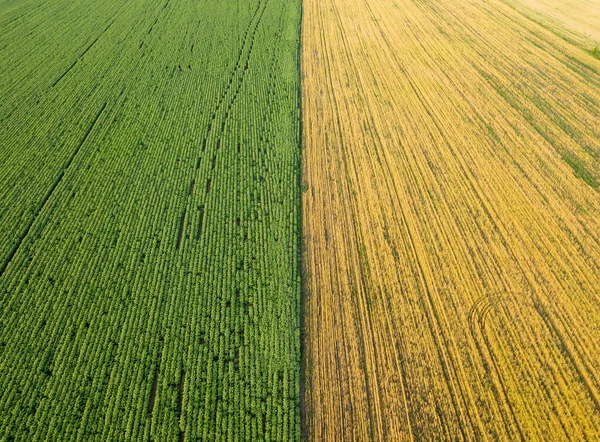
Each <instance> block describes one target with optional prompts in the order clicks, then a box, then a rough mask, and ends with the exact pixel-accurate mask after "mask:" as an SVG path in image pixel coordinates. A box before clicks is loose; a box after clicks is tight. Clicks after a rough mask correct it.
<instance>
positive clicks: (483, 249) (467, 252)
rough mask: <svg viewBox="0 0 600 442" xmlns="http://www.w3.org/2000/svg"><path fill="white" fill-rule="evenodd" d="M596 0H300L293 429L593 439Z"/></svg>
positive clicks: (599, 327) (598, 128)
mask: <svg viewBox="0 0 600 442" xmlns="http://www.w3.org/2000/svg"><path fill="white" fill-rule="evenodd" d="M539 5H544V7H545V8H546V9H544V10H541V9H539V8H538V6H539ZM561 5H562V7H560V6H561ZM569 5H570V6H569ZM582 5H589V6H590V8H589V10H587V9H586V8H584V7H582ZM536 8H537V9H536ZM597 8H598V2H597V1H596V2H594V1H593V0H592V1H589V2H585V1H581V2H567V1H563V2H561V1H560V0H549V1H534V0H523V1H520V0H514V1H513V0H510V1H508V2H506V3H505V2H502V1H498V0H491V1H481V0H466V1H461V2H455V1H452V0H372V1H354V0H350V1H342V0H322V1H316V0H305V1H304V2H303V25H302V62H301V66H302V115H303V131H302V132H303V153H302V156H303V180H304V181H303V183H304V192H303V238H304V247H305V252H304V258H303V261H304V272H305V286H304V293H305V298H304V301H303V302H304V333H305V336H306V338H305V342H304V346H305V355H304V363H305V366H306V380H305V385H304V389H303V391H304V394H303V404H304V409H303V412H304V415H305V419H304V427H305V431H306V434H307V436H308V439H309V440H314V441H322V440H382V441H387V440H395V441H402V440H452V441H456V440H481V441H484V440H553V441H558V440H597V439H599V438H600V433H599V432H600V369H599V367H600V363H599V361H600V302H599V301H600V193H599V190H600V189H599V183H600V162H599V158H600V124H599V123H600V60H598V59H596V58H595V57H594V56H593V55H592V54H590V51H589V49H590V48H589V46H586V45H584V43H585V42H589V41H590V35H592V32H593V28H594V26H595V27H596V29H597V26H598V24H599V22H598V20H597V18H596V19H595V18H594V15H593V11H597V10H598V9H597ZM551 10H554V11H555V13H554V15H553V16H552V17H553V18H552V20H553V21H551V20H550V16H551V12H552V11H551ZM556 11H561V13H560V14H558V13H556ZM596 17H597V16H596ZM594 20H595V21H594ZM556 23H560V30H561V31H564V30H567V29H568V32H569V35H570V36H571V37H572V36H573V35H577V36H579V37H578V38H577V39H574V38H567V37H569V36H566V33H563V32H557V30H558V28H557V26H556ZM573 24H577V26H575V25H573ZM590 29H591V30H592V31H590ZM584 33H585V34H586V35H587V36H585V37H584ZM565 38H566V39H565Z"/></svg>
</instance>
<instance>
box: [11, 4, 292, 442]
mask: <svg viewBox="0 0 600 442" xmlns="http://www.w3.org/2000/svg"><path fill="white" fill-rule="evenodd" d="M300 13H301V9H300V2H299V0H292V1H288V0H250V1H241V0H239V1H218V2H217V1H213V0H208V1H197V0H160V1H158V0H157V1H141V0H133V1H126V2H120V1H116V0H107V1H103V2H97V1H91V0H80V1H77V2H73V1H68V0H51V1H50V0H47V1H35V0H0V79H1V81H0V152H1V154H0V194H1V195H2V198H1V199H0V228H1V231H2V235H1V236H0V293H1V296H2V298H1V302H0V361H1V362H0V380H1V381H2V384H1V386H0V440H6V441H10V440H23V441H30V440H51V441H59V440H85V441H87V440H97V441H112V440H115V441H125V440H140V441H168V440H173V441H176V440H179V441H193V440H230V441H239V440H295V439H299V438H300V417H299V360H300V322H299V317H300V312H299V306H300V270H299V259H298V257H299V244H300V242H299V235H300V225H299V221H300V186H299V185H298V183H299V174H300V149H299V144H300V123H299V118H300V111H299V106H300V104H299V92H298V91H299V81H300V80H299V69H298V60H299V53H298V51H299V27H300Z"/></svg>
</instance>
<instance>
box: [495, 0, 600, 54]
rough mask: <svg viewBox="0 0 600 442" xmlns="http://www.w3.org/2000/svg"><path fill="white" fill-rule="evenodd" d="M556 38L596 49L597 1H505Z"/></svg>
mask: <svg viewBox="0 0 600 442" xmlns="http://www.w3.org/2000/svg"><path fill="white" fill-rule="evenodd" d="M506 2H507V3H509V4H510V5H512V6H513V7H515V8H516V9H518V10H519V11H521V12H523V13H524V14H525V15H527V16H528V17H530V18H531V19H532V20H535V21H537V22H539V23H540V24H541V25H543V26H546V27H548V28H549V29H552V30H553V31H554V32H556V33H558V34H559V35H561V36H563V37H565V38H567V39H569V40H572V41H573V42H575V43H577V44H580V45H582V46H583V47H587V48H590V49H591V48H593V47H594V46H596V45H600V1H599V0H506Z"/></svg>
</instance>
